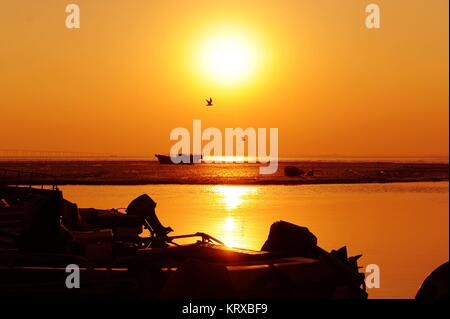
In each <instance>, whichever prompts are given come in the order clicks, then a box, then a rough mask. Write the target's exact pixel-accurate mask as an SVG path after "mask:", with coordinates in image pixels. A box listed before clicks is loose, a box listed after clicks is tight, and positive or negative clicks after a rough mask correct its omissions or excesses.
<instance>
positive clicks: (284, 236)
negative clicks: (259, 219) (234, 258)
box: [261, 221, 317, 257]
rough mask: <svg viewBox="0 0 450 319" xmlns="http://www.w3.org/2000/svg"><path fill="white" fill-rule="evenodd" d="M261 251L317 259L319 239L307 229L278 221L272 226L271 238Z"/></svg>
mask: <svg viewBox="0 0 450 319" xmlns="http://www.w3.org/2000/svg"><path fill="white" fill-rule="evenodd" d="M261 250H263V251H269V252H279V253H292V254H293V255H297V256H302V257H316V255H317V238H316V236H314V234H313V233H311V232H310V231H309V229H308V228H306V227H301V226H297V225H294V224H291V223H288V222H285V221H278V222H275V223H273V224H272V226H270V232H269V237H268V238H267V240H266V242H265V243H264V245H263V246H262V248H261Z"/></svg>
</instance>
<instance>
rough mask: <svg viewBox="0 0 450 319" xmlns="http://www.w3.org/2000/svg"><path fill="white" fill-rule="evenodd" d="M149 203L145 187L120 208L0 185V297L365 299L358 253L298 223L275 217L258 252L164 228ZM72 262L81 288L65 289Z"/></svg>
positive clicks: (53, 191) (56, 193)
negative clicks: (327, 246)
mask: <svg viewBox="0 0 450 319" xmlns="http://www.w3.org/2000/svg"><path fill="white" fill-rule="evenodd" d="M155 208H156V203H155V202H154V201H153V200H152V199H151V198H150V197H149V196H148V195H146V194H144V195H141V196H139V197H137V198H136V199H134V200H133V201H131V202H130V204H129V205H128V207H127V208H126V210H125V212H120V211H119V210H117V209H110V210H99V209H94V208H78V207H77V205H76V204H74V203H71V202H69V201H67V200H66V199H64V198H63V196H62V192H61V191H59V190H58V189H54V190H45V189H34V188H28V187H26V188H25V187H11V186H0V296H8V297H13V296H17V297H23V296H39V297H54V298H63V297H77V298H93V297H101V298H104V297H117V298H151V299H152V298H355V299H364V298H367V293H366V290H365V283H364V279H365V276H364V273H360V272H359V267H358V264H357V260H358V258H359V257H360V255H359V256H355V257H348V256H347V250H346V248H345V247H343V248H341V249H338V250H333V251H331V252H327V251H325V250H324V249H322V248H320V247H319V246H317V238H316V237H315V236H314V235H313V234H312V233H311V232H310V231H309V230H308V229H307V228H306V227H301V226H297V225H293V224H291V223H288V222H284V221H278V222H275V223H274V224H273V225H272V226H271V228H270V232H269V236H268V238H267V240H266V242H265V243H264V245H263V247H262V249H261V250H260V251H256V250H249V249H239V248H232V247H228V246H226V245H224V244H223V243H222V242H221V241H220V240H218V239H216V238H214V237H212V236H210V235H207V234H205V233H201V232H198V233H193V234H187V235H178V236H169V233H171V232H172V231H173V230H172V228H171V227H165V226H163V224H162V223H161V222H160V220H159V218H158V217H157V215H156V212H155ZM144 228H146V229H147V230H148V231H149V234H150V235H149V236H143V235H142V231H143V229H144ZM186 239H197V240H195V241H194V242H192V243H187V244H180V243H179V241H180V240H186ZM68 265H70V266H68ZM74 265H75V266H76V267H79V271H80V278H82V279H81V280H82V282H81V288H80V289H67V286H66V277H67V267H69V268H70V267H72V268H73V267H74Z"/></svg>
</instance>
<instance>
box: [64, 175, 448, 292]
mask: <svg viewBox="0 0 450 319" xmlns="http://www.w3.org/2000/svg"><path fill="white" fill-rule="evenodd" d="M61 189H62V190H63V192H64V196H65V198H67V199H68V200H71V201H73V202H76V203H77V204H78V206H79V207H95V208H113V207H114V208H120V207H126V206H127V205H128V203H129V202H130V201H131V200H132V199H134V198H135V197H137V196H138V195H141V194H143V193H147V194H149V195H150V196H151V197H152V198H153V199H154V200H155V201H156V202H157V203H158V206H157V213H158V216H159V217H160V219H161V221H162V222H163V224H165V225H170V226H172V228H173V229H174V230H175V233H174V234H187V233H193V232H197V231H201V232H206V233H209V234H210V235H212V236H214V237H217V238H218V239H221V240H222V241H224V242H225V243H226V244H227V245H230V246H236V247H243V248H251V249H258V250H259V249H260V248H261V246H262V244H263V243H264V241H265V239H266V238H267V235H268V232H269V227H270V225H271V224H272V223H273V222H274V221H277V220H285V221H289V222H292V223H295V224H298V225H302V226H306V227H308V228H309V229H310V230H311V231H312V232H313V233H314V234H315V235H316V236H317V238H318V241H319V245H320V246H321V247H322V248H324V249H326V250H331V249H334V248H339V247H341V246H343V245H347V247H348V251H349V254H350V255H356V254H359V253H362V254H363V257H362V258H361V259H360V264H361V265H362V266H365V265H367V264H372V263H374V264H377V265H379V267H380V269H381V287H380V288H379V289H370V290H369V297H370V298H413V297H414V295H415V294H416V292H417V290H418V288H419V287H420V285H421V283H422V282H423V280H424V279H425V277H426V276H427V275H428V274H429V273H430V272H431V271H432V270H433V269H435V268H436V267H437V266H439V265H440V264H442V263H444V262H445V261H447V260H448V250H449V246H448V242H449V229H448V223H449V220H448V219H449V217H448V207H449V196H448V191H449V188H448V182H437V183H425V182H421V183H401V184H400V183H398V184H352V185H299V186H225V185H223V186H222V185H144V186H63V187H61Z"/></svg>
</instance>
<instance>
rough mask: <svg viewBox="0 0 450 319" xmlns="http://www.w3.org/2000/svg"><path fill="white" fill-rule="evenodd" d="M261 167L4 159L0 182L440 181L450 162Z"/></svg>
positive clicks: (0, 164) (310, 163)
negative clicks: (294, 172) (271, 170)
mask: <svg viewBox="0 0 450 319" xmlns="http://www.w3.org/2000/svg"><path fill="white" fill-rule="evenodd" d="M291 165H295V166H297V167H299V168H301V169H302V170H304V171H308V170H312V169H313V170H314V172H315V173H314V176H306V175H303V176H299V177H287V176H285V174H284V168H285V167H286V166H291ZM259 167H260V164H231V163H223V164H196V165H161V164H159V163H157V162H154V161H104V160H103V161H3V162H0V183H3V184H12V185H15V184H23V185H27V184H28V185H30V184H31V185H41V184H43V185H52V184H57V185H151V184H174V185H175V184H178V185H186V184H191V185H220V184H223V185H311V184H365V183H400V182H439V181H448V169H449V164H448V163H394V162H336V161H300V162H280V163H279V168H278V171H277V172H276V173H275V174H273V175H260V174H259V170H258V169H259ZM18 172H20V173H18ZM5 173H6V174H5ZM31 173H33V174H31ZM34 173H37V174H34ZM40 174H42V175H40Z"/></svg>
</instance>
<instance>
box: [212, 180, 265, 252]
mask: <svg viewBox="0 0 450 319" xmlns="http://www.w3.org/2000/svg"><path fill="white" fill-rule="evenodd" d="M212 191H213V192H214V193H216V194H218V195H219V196H220V197H221V200H222V203H223V205H224V206H225V207H226V209H227V212H228V213H227V215H226V216H225V217H224V220H223V221H222V222H221V228H222V231H223V242H224V243H225V245H227V246H230V247H238V246H239V245H241V244H242V241H243V240H242V239H243V238H244V234H243V231H242V229H243V226H244V225H243V222H242V219H241V218H238V217H236V216H235V214H234V210H235V209H236V208H237V207H238V206H240V205H241V204H242V203H243V202H244V201H245V199H246V195H254V194H256V193H257V188H256V187H252V186H249V187H247V186H224V185H218V186H213V187H212ZM219 228H220V227H219Z"/></svg>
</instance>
